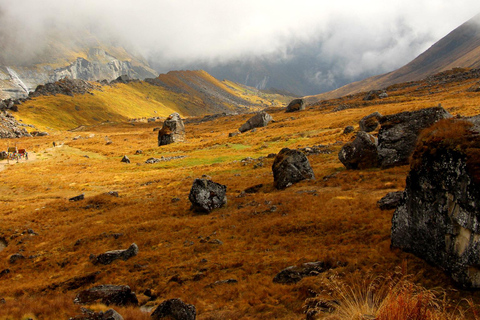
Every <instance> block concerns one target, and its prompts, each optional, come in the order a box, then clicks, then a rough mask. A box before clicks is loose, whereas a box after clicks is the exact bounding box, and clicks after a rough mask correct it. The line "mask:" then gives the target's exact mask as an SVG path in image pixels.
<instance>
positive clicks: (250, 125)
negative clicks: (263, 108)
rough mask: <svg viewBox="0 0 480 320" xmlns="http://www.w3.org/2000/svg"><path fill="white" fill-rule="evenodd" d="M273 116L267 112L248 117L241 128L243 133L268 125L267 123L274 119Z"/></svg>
mask: <svg viewBox="0 0 480 320" xmlns="http://www.w3.org/2000/svg"><path fill="white" fill-rule="evenodd" d="M272 120H273V118H272V116H271V115H269V114H268V113H266V112H261V113H257V114H256V115H255V116H253V117H252V118H250V119H248V121H247V122H245V123H244V124H243V125H242V126H241V127H240V128H239V129H238V131H240V132H241V133H243V132H246V131H248V130H252V129H254V128H261V127H266V126H267V124H268V123H269V122H270V121H272Z"/></svg>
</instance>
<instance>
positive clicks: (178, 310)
mask: <svg viewBox="0 0 480 320" xmlns="http://www.w3.org/2000/svg"><path fill="white" fill-rule="evenodd" d="M196 315H197V310H196V309H195V306H194V305H191V304H186V303H185V302H183V301H182V300H180V299H169V300H165V301H163V302H162V303H161V304H160V305H159V306H158V307H157V308H156V309H155V311H153V312H152V314H151V315H150V316H151V317H152V319H153V320H160V319H172V320H195V317H196Z"/></svg>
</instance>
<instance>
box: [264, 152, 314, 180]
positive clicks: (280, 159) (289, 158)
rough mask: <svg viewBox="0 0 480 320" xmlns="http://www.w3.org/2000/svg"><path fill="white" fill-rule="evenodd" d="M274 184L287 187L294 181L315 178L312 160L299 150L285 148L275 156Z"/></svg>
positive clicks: (273, 168) (273, 166)
mask: <svg viewBox="0 0 480 320" xmlns="http://www.w3.org/2000/svg"><path fill="white" fill-rule="evenodd" d="M272 171H273V179H274V182H273V185H274V186H275V188H277V189H285V188H287V187H289V186H291V185H292V184H294V183H297V182H300V181H303V180H309V179H315V174H314V173H313V170H312V167H311V166H310V162H309V161H308V159H307V157H306V156H305V154H304V153H303V152H301V151H298V150H291V149H288V148H283V149H282V150H280V152H279V153H278V154H277V156H276V157H275V160H274V161H273V165H272Z"/></svg>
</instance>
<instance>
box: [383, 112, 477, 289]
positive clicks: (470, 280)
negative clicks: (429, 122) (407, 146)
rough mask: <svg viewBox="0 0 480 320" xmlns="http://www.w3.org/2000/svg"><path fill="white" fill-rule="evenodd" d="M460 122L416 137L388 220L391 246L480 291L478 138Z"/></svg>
mask: <svg viewBox="0 0 480 320" xmlns="http://www.w3.org/2000/svg"><path fill="white" fill-rule="evenodd" d="M472 128H474V127H473V125H472V124H471V123H468V122H466V121H456V120H444V121H441V122H439V123H437V124H436V125H435V126H433V127H432V128H430V129H427V130H426V131H424V132H423V133H422V135H421V136H420V138H419V143H418V145H417V147H416V149H415V152H414V154H413V156H412V163H411V169H410V173H409V175H408V177H407V182H406V188H405V197H404V199H403V201H402V203H401V205H400V206H399V207H398V208H397V210H396V211H395V213H394V215H393V219H392V246H393V247H397V248H401V249H403V250H405V251H407V252H411V253H413V254H415V255H416V256H418V257H420V258H422V259H425V260H426V261H427V262H429V263H431V264H433V265H436V266H439V267H440V268H442V269H443V270H445V271H446V272H447V273H448V274H450V275H451V276H452V278H453V279H454V280H455V281H456V282H457V283H458V284H459V285H461V286H462V287H465V288H476V289H478V288H480V268H479V266H480V214H479V211H478V208H480V136H479V134H478V132H474V131H472Z"/></svg>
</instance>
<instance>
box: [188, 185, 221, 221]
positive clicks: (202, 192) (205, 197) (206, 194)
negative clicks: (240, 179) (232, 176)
mask: <svg viewBox="0 0 480 320" xmlns="http://www.w3.org/2000/svg"><path fill="white" fill-rule="evenodd" d="M226 193H227V187H226V186H224V185H222V184H219V183H216V182H213V181H211V180H207V179H195V181H194V182H193V185H192V188H191V189H190V194H189V195H188V199H189V200H190V202H191V203H192V209H193V210H194V211H196V212H200V213H210V212H211V211H212V210H213V209H217V208H220V207H222V206H224V205H225V204H226V203H227V196H226Z"/></svg>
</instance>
